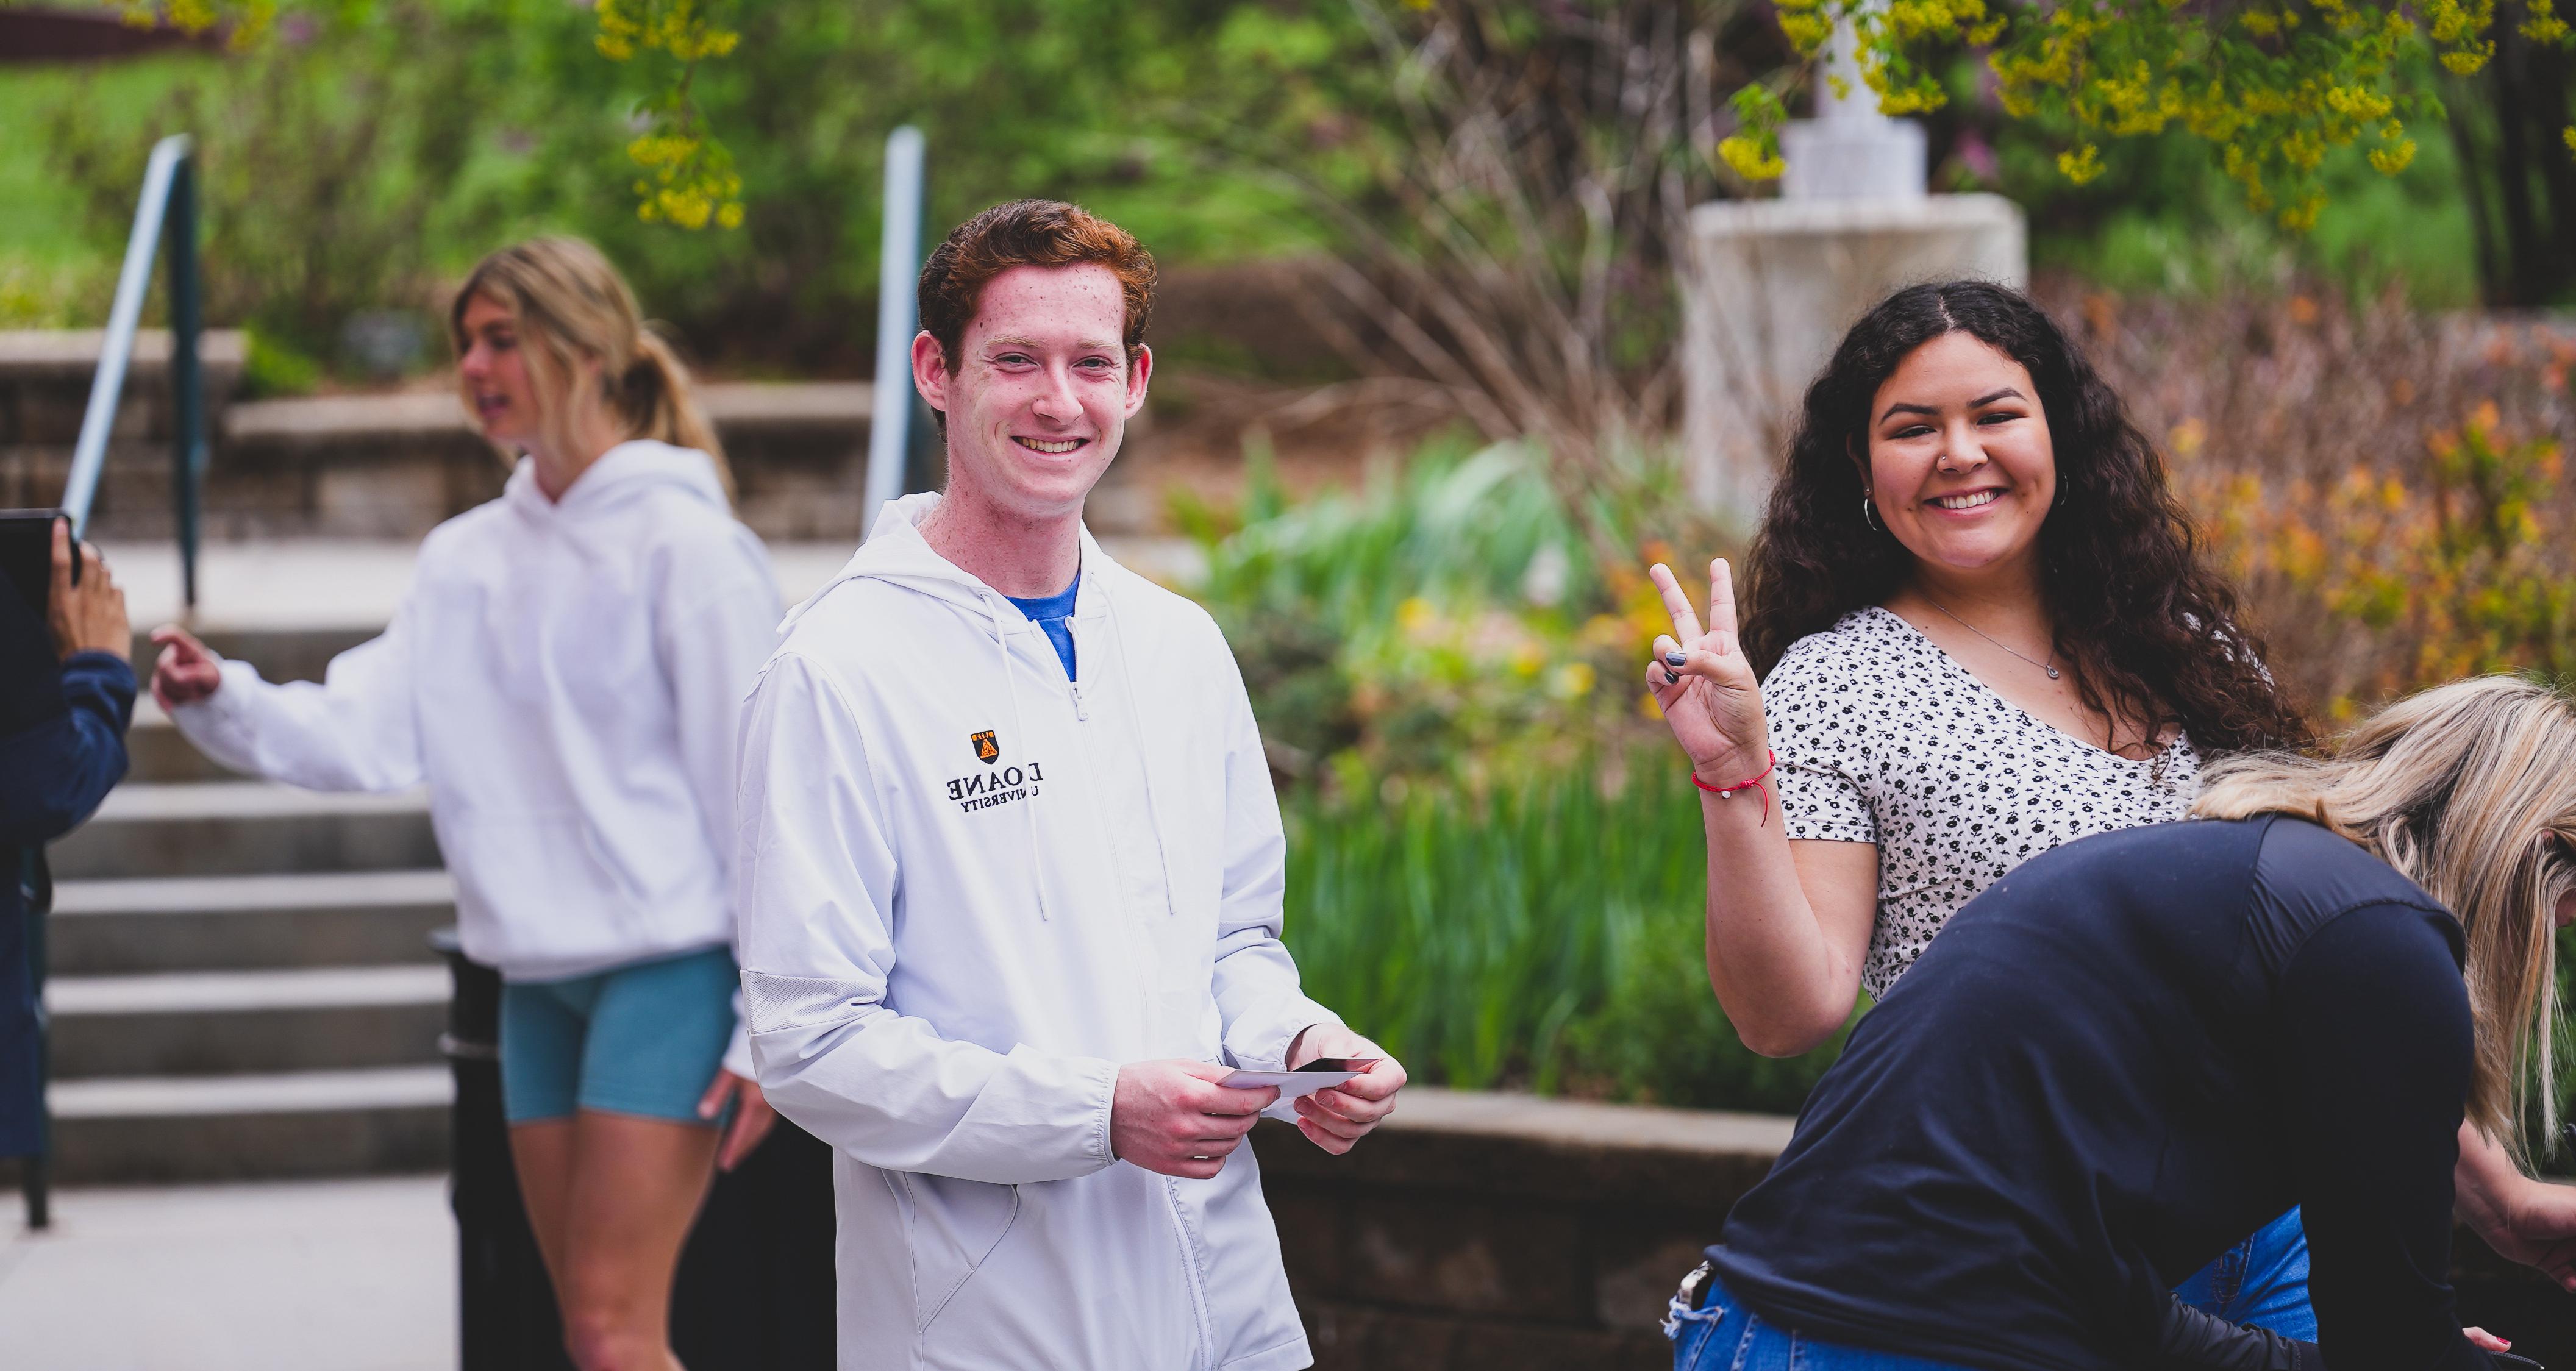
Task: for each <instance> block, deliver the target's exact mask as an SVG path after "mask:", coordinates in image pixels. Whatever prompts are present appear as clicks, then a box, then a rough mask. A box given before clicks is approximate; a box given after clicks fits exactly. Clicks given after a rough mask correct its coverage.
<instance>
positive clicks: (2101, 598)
mask: <svg viewBox="0 0 2576 1371" xmlns="http://www.w3.org/2000/svg"><path fill="white" fill-rule="evenodd" d="M1654 576H1655V580H1656V583H1657V585H1658V587H1659V588H1660V589H1661V590H1662V592H1663V595H1664V600H1665V605H1666V607H1667V609H1668V610H1670V611H1671V614H1672V618H1673V635H1672V636H1671V637H1670V638H1666V639H1663V640H1660V641H1658V642H1657V644H1656V645H1655V653H1656V661H1655V662H1654V663H1652V664H1650V665H1649V667H1648V668H1647V684H1648V686H1649V687H1650V688H1651V689H1652V690H1653V691H1654V694H1655V699H1656V701H1657V703H1658V704H1659V705H1660V706H1661V707H1662V709H1663V713H1664V719H1665V721H1666V722H1667V723H1668V724H1669V725H1670V726H1671V727H1672V730H1673V736H1674V740H1675V741H1676V742H1678V743H1679V744H1680V745H1681V747H1682V750H1683V752H1684V753H1685V754H1686V755H1687V756H1688V757H1689V759H1690V762H1691V769H1692V773H1693V775H1694V777H1695V778H1696V779H1697V780H1698V781H1699V784H1700V788H1701V790H1702V791H1703V792H1704V793H1703V794H1702V796H1701V799H1702V801H1703V803H1702V805H1701V809H1702V819H1703V826H1704V828H1705V830H1706V833H1707V838H1708V861H1709V884H1708V910H1707V930H1708V945H1707V957H1708V975H1709V983H1710V985H1711V986H1712V987H1713V988H1714V989H1715V990H1716V992H1717V997H1718V1000H1719V1002H1720V1003H1721V1004H1722V1005H1723V1006H1724V1007H1725V1009H1726V1013H1727V1017H1728V1019H1729V1021H1730V1022H1732V1023H1733V1024H1734V1026H1735V1030H1736V1033H1737V1035H1738V1036H1740V1037H1741V1038H1743V1040H1744V1042H1745V1044H1746V1045H1747V1046H1750V1047H1752V1048H1753V1049H1754V1050H1756V1051H1759V1052H1764V1053H1769V1054H1772V1055H1788V1054H1792V1053H1800V1052H1806V1051H1808V1050H1810V1049H1812V1048H1814V1047H1816V1046H1818V1045H1819V1044H1821V1043H1823V1042H1824V1041H1826V1040H1827V1039H1828V1038H1830V1037H1831V1036H1832V1035H1833V1033H1834V1031H1835V1030H1836V1029H1838V1028H1840V1027H1841V1026H1842V1025H1843V1023H1844V1022H1845V1020H1846V1019H1848V1018H1849V1016H1850V1014H1851V1010H1852V1003H1853V1000H1854V999H1855V997H1856V996H1857V995H1859V994H1860V993H1862V992H1864V991H1865V992H1867V993H1868V994H1870V995H1872V996H1883V995H1885V994H1886V993H1887V992H1888V990H1889V988H1890V987H1892V986H1893V985H1894V984H1895V983H1896V981H1897V979H1898V978H1899V977H1900V976H1903V975H1906V974H1908V972H1907V969H1908V968H1909V967H1911V966H1913V965H1914V961H1915V958H1916V957H1917V956H1919V955H1920V954H1921V953H1922V952H1923V950H1924V949H1925V947H1927V946H1929V945H1930V943H1931V941H1932V939H1933V938H1934V936H1935V935H1936V934H1938V933H1939V931H1940V929H1941V927H1942V925H1943V924H1944V923H1946V922H1947V921H1948V920H1949V918H1950V916H1951V914H1953V913H1954V912H1956V911H1957V910H1958V909H1959V907H1960V906H1962V905H1964V904H1966V903H1967V902H1968V901H1970V900H1971V899H1973V898H1975V897H1976V896H1977V894H1978V893H1979V892H1981V891H1983V890H1985V889H1986V888H1987V887H1989V886H1991V885H1993V884H1994V883H1995V882H1996V881H1998V880H2001V879H2002V878H2003V877H2004V875H2005V874H2006V873H2008V872H2010V871H2011V870H2012V869H2013V868H2014V867H2016V866H2018V865H2020V864H2021V863H2022V862H2023V861H2025V860H2027V859H2029V858H2031V857H2034V856H2037V855H2038V854H2039V853H2041V852H2044V851H2046V850H2048V849H2050V848H2053V847H2056V846H2058V845H2060V844H2063V843H2066V842H2069V841H2072V840H2074V839H2077V838H2081V837H2085V836H2088V835H2090V834H2095V833H2101V832H2105V831H2108V830H2113V829H2123V828H2133V827H2138V826H2141V825H2146V824H2155V823H2162V822H2166V821H2169V820H2174V819H2179V818H2182V817H2183V816H2184V815H2185V814H2186V813H2187V812H2188V810H2189V807H2190V805H2191V802H2192V798H2193V796H2194V795H2195V794H2196V793H2197V791H2198V787H2199V775H2200V769H2201V762H2202V757H2203V754H2204V752H2205V751H2207V752H2221V753H2225V752H2239V751H2243V750H2246V749H2251V748H2274V747H2283V746H2298V745H2300V744H2303V743H2304V742H2305V741H2306V740H2307V738H2308V736H2309V734H2308V728H2307V725H2306V722H2305V721H2304V720H2303V719H2302V718H2301V716H2300V713H2299V711H2298V709H2297V708H2296V707H2295V706H2293V705H2292V704H2291V703H2290V702H2289V700H2288V699H2286V698H2285V697H2284V694H2283V692H2282V690H2281V688H2280V687H2279V686H2278V685H2277V684H2276V683H2275V682H2274V680H2273V678H2272V676H2271V675H2270V673H2268V672H2267V671H2265V670H2264V667H2263V663H2262V645H2261V643H2260V642H2259V641H2258V640H2257V639H2256V638H2255V637H2254V636H2253V634H2252V633H2251V632H2249V631H2248V629H2247V627H2246V626H2245V624H2244V623H2243V621H2242V620H2241V619H2240V618H2239V617H2238V611H2237V601H2236V597H2235V595H2234V594H2233V593H2232V592H2231V591H2230V590H2229V589H2228V587H2227V585H2226V583H2225V582H2224V581H2222V580H2220V579H2219V577H2218V576H2217V575H2215V574H2214V573H2212V572H2211V571H2210V570H2209V569H2208V568H2207V567H2206V566H2204V565H2203V564H2202V562H2201V561H2200V559H2199V557H2198V555H2197V552H2196V550H2195V548H2194V545H2193V538H2192V530H2191V524H2190V522H2189V520H2188V519H2187V518H2186V517H2185V516H2184V514H2183V511H2182V509H2181V507H2180V506H2179V505H2178V504H2177V503H2176V502H2175V500H2174V498H2173V495H2172V494H2171V492H2170V491H2168V490H2167V488H2166V485H2165V477H2164V469H2163V466H2162V464H2161V463H2160V461H2159V460H2158V458H2157V456H2156V452H2155V449H2154V447H2153V446H2152V445H2150V444H2149V443H2148V442H2147V440H2146V437H2145V436H2144V435H2143V434H2141V433H2139V432H2138V430H2137V428H2136V426H2135V425H2133V424H2131V423H2130V422H2129V419H2128V416H2127V414H2126V412H2125V411H2124V409H2123V407H2122V406H2121V403H2120V398H2119V396H2118V395H2116V394H2114V393H2113V392H2112V390H2111V388H2110V387H2109V386H2108V385H2106V384H2104V383H2103V381H2102V379H2101V377H2100V376H2099V375H2098V374H2096V373H2095V372H2094V370H2093V368H2092V367H2091V365H2089V364H2088V363H2087V362H2086V361H2085V360H2084V356H2083V354H2082V353H2081V352H2080V351H2078V350H2077V348H2076V347H2075V345H2074V343H2073V342H2072V341H2071V340H2069V339H2068V338H2067V336H2066V335H2065V334H2064V333H2063V332H2062V331H2060V330H2059V329H2058V328H2057V326H2056V325H2055V324H2053V323H2051V322H2049V319H2048V316H2047V315H2046V314H2044V313H2042V312H2041V311H2040V310H2039V309H2038V307H2036V306H2034V305H2033V304H2031V302H2030V301H2029V300H2027V299H2025V298H2024V297H2022V296H2021V295H2019V294H2017V293H2015V292H2014V291H2011V290H2008V289H2005V288H2003V287H2001V286H1996V285H1991V284H1987V283H1985V282H1977V281H1958V282H1948V283H1943V284H1937V285H1925V286H1914V287H1910V288H1908V289H1905V290H1900V291H1898V292H1896V293H1895V294H1894V295H1891V296H1889V297H1888V298H1887V299H1886V300H1884V301H1882V302H1880V303H1879V305H1878V306H1877V307H1876V308H1874V309H1872V310H1870V311H1869V313H1867V314H1866V315H1864V316H1863V317H1862V318H1861V320H1860V322H1859V323H1857V324H1855V325H1853V326H1852V329H1851V331H1850V333H1849V334H1848V335H1847V336H1845V338H1844V339H1843V341H1842V344H1841V346H1840V347H1838V348H1837V349H1835V352H1834V355H1833V359H1832V361H1831V362H1830V363H1829V364H1828V365H1827V366H1826V368H1825V371H1824V374H1823V375H1822V376H1821V377H1819V378H1818V379H1817V381H1816V382H1815V384H1814V385H1813V386H1812V387H1810V388H1809V389H1808V391H1807V398H1806V412H1805V415H1804V421H1803V423H1802V425H1801V427H1800V431H1799V433H1798V436H1797V439H1796V442H1795V444H1794V445H1793V447H1792V448H1791V451H1790V454H1789V466H1788V470H1787V472H1786V473H1785V474H1784V475H1783V476H1782V478H1781V481H1780V485H1779V487H1778V489H1777V491H1776V492H1775V493H1774V494H1773V496H1772V500H1771V507H1770V510H1769V513H1768V516H1767V518H1766V520H1765V522H1764V525H1763V528H1762V531H1761V535H1760V537H1759V538H1758V539H1757V540H1756V541H1755V543H1754V545H1753V554H1752V575H1751V584H1750V586H1749V590H1750V596H1749V598H1750V600H1751V603H1752V613H1751V615H1750V616H1749V617H1748V618H1747V619H1746V620H1745V622H1744V625H1743V631H1742V633H1741V635H1740V636H1739V634H1738V632H1737V623H1736V611H1735V599H1734V594H1733V584H1732V576H1731V572H1730V569H1729V568H1728V566H1727V564H1726V563H1725V562H1723V561H1719V562H1716V563H1713V564H1712V565H1711V567H1710V595H1709V623H1708V625H1707V628H1706V630H1705V631H1703V630H1702V627H1701V625H1700V623H1699V619H1698V615H1697V612H1696V611H1695V610H1694V609H1693V607H1692V605H1691V602H1690V599H1689V598H1688V596H1686V595H1685V594H1684V593H1683V591H1682V589H1681V587H1680V585H1679V583H1678V582H1676V581H1675V579H1674V577H1673V574H1672V572H1671V571H1670V570H1669V569H1667V568H1664V567H1660V566H1659V567H1656V568H1655V569H1654ZM1737 799H1742V800H1744V801H1746V803H1742V804H1738V803H1735V801H1736V800H1737ZM1775 807H1776V808H1777V809H1778V810H1779V813H1780V819H1781V822H1780V823H1779V824H1777V825H1774V824H1772V823H1771V821H1770V820H1771V812H1772V810H1773V809H1774V808H1775ZM2306 1251H2307V1249H2306V1243H2305V1239H2304V1236H2303V1230H2302V1229H2301V1228H2300V1225H2299V1217H2298V1214H2297V1212H2296V1211H2293V1212H2291V1213H2289V1214H2286V1215H2283V1216H2282V1217H2281V1218H2280V1219H2279V1220H2277V1221H2275V1222H2274V1223H2273V1224H2271V1225H2268V1226H2267V1227H2266V1228H2265V1229H2264V1230H2263V1231H2262V1232H2261V1233H2258V1234H2256V1235H2255V1236H2254V1237H2252V1238H2250V1239H2248V1240H2247V1242H2246V1243H2245V1244H2244V1245H2243V1246H2242V1247H2240V1248H2239V1249H2238V1250H2237V1251H2236V1252H2235V1253H2233V1254H2231V1255H2230V1256H2229V1257H2228V1258H2226V1259H2224V1261H2225V1262H2227V1263H2229V1265H2228V1266H2227V1271H2228V1274H2227V1276H2226V1278H2225V1279H2223V1280H2222V1279H2219V1278H2218V1277H2217V1276H2216V1274H2215V1272H2216V1271H2217V1269H2218V1268H2217V1267H2213V1268H2212V1270H2211V1271H2210V1272H2204V1273H2202V1275H2201V1276H2197V1277H2194V1279H2193V1281H2192V1282H2187V1283H2186V1284H2185V1285H2184V1286H2183V1287H2182V1288H2181V1290H2180V1291H2178V1292H2177V1293H2178V1294H2179V1295H2180V1296H2181V1297H2182V1298H2184V1299H2185V1300H2187V1301H2193V1302H2195V1307H2202V1308H2204V1309H2205V1312H2209V1313H2214V1314H2220V1315H2222V1316H2224V1317H2226V1318H2227V1319H2229V1321H2231V1322H2236V1323H2253V1324H2258V1325H2261V1326H2263V1327H2266V1328H2270V1329H2272V1330H2273V1331H2275V1332H2278V1333H2282V1334H2285V1335H2288V1336H2292V1337H2313V1336H2314V1316H2313V1315H2312V1314H2311V1313H2310V1312H2309V1309H2308V1304H2307V1295H2306V1291H2307V1285H2306V1270H2307V1266H2306V1262H2307V1256H2306Z"/></svg>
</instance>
